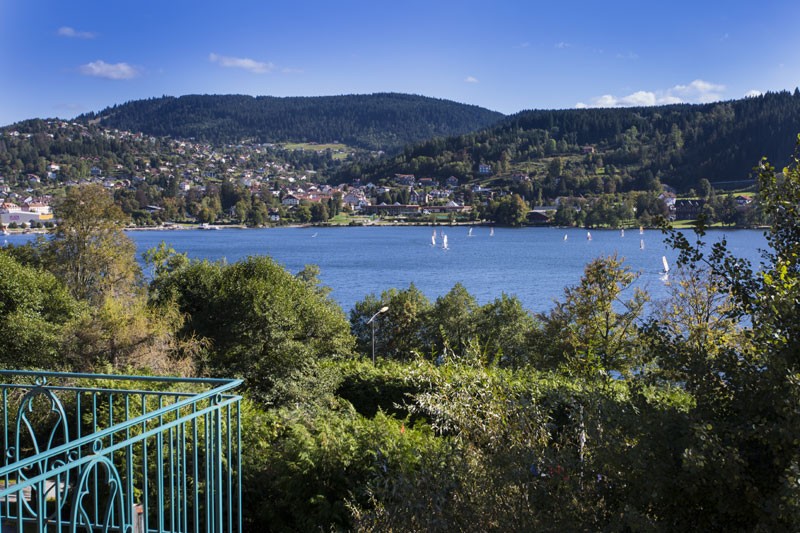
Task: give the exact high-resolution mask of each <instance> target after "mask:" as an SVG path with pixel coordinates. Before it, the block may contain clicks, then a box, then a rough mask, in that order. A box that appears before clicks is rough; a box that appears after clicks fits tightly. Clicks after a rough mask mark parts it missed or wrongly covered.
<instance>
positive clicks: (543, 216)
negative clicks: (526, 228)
mask: <svg viewBox="0 0 800 533" xmlns="http://www.w3.org/2000/svg"><path fill="white" fill-rule="evenodd" d="M527 219H528V223H529V224H549V223H550V217H549V216H548V214H547V212H546V211H540V210H538V209H534V210H532V211H529V212H528V215H527Z"/></svg>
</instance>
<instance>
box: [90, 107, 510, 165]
mask: <svg viewBox="0 0 800 533" xmlns="http://www.w3.org/2000/svg"><path fill="white" fill-rule="evenodd" d="M503 118H505V115H503V114H502V113H499V112H496V111H491V110H488V109H484V108H481V107H479V106H475V105H470V104H462V103H458V102H454V101H452V100H445V99H439V98H431V97H427V96H420V95H411V94H403V93H373V94H369V95H338V96H292V97H277V96H248V95H202V94H199V95H198V94H195V95H183V96H178V97H175V96H162V97H158V98H149V99H145V100H132V101H129V102H125V103H123V104H119V105H114V106H111V107H108V108H106V109H103V110H101V111H98V112H92V113H86V114H83V115H80V116H79V117H77V118H76V121H79V122H84V123H96V124H98V125H101V126H104V127H108V128H114V129H121V130H128V131H137V132H141V133H145V134H148V135H154V136H169V137H173V138H184V139H190V138H193V139H196V140H200V141H205V142H210V143H214V144H228V143H238V142H242V141H245V140H247V141H254V142H260V143H276V142H317V143H326V142H336V141H338V142H342V143H345V144H348V145H352V146H356V147H360V148H365V149H370V150H384V151H389V152H392V151H397V150H399V149H401V148H402V147H403V146H405V145H406V144H410V143H413V142H420V141H423V140H427V139H430V138H435V137H446V136H452V135H460V134H464V133H469V132H471V131H477V130H480V129H483V128H485V127H487V126H490V125H491V124H493V123H496V122H498V121H499V120H502V119H503Z"/></svg>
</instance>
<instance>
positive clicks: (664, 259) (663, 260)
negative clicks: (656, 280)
mask: <svg viewBox="0 0 800 533" xmlns="http://www.w3.org/2000/svg"><path fill="white" fill-rule="evenodd" d="M661 264H662V265H664V274H669V263H667V256H665V255H662V256H661Z"/></svg>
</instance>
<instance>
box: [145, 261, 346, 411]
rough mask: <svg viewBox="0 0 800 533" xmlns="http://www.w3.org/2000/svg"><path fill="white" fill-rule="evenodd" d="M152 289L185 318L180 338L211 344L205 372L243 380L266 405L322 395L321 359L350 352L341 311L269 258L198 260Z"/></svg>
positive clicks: (156, 298)
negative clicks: (315, 392) (224, 261)
mask: <svg viewBox="0 0 800 533" xmlns="http://www.w3.org/2000/svg"><path fill="white" fill-rule="evenodd" d="M151 290H152V291H153V298H154V302H156V303H159V304H164V303H166V302H169V301H175V302H176V303H177V304H178V306H179V308H180V310H181V312H183V313H185V314H186V315H187V320H186V323H185V325H184V327H183V328H182V331H181V335H182V336H184V337H195V336H196V337H199V338H201V339H203V340H204V341H205V342H207V343H208V345H209V348H208V352H207V359H206V360H205V361H203V364H204V365H205V366H206V368H207V370H208V371H210V372H212V373H214V374H224V375H226V376H230V375H236V376H241V377H243V378H244V379H245V382H246V384H247V386H248V388H249V389H250V390H251V391H252V392H253V393H254V394H256V395H257V396H259V397H260V398H262V399H263V400H265V401H268V402H276V403H282V402H285V401H288V400H289V399H297V395H303V394H307V391H306V392H304V391H303V388H304V387H311V388H312V389H313V388H314V387H315V386H319V387H322V388H323V389H324V388H325V387H324V383H323V382H324V379H323V378H321V376H320V375H318V374H316V370H315V368H316V363H317V362H318V360H319V359H320V358H323V357H341V356H348V355H350V353H351V350H352V345H353V339H352V337H351V336H350V334H349V331H348V327H347V322H346V319H345V316H344V313H343V312H342V310H341V309H340V308H339V307H338V306H336V304H335V303H333V302H332V301H331V300H329V299H328V298H327V297H326V296H325V295H324V291H319V290H316V287H315V286H313V285H312V283H310V282H309V279H308V277H307V276H305V277H304V278H298V277H295V276H292V275H291V274H290V273H288V272H287V271H286V270H285V269H284V268H283V267H281V266H280V265H278V264H277V263H275V262H274V261H273V260H272V259H270V258H268V257H250V258H248V259H245V260H243V261H241V262H238V263H235V264H233V265H225V264H222V263H209V262H194V263H191V264H189V265H187V266H185V267H183V268H179V269H177V270H173V271H169V272H164V273H163V275H162V276H159V277H157V278H156V279H155V280H154V282H153V285H152V288H151ZM315 381H316V383H315Z"/></svg>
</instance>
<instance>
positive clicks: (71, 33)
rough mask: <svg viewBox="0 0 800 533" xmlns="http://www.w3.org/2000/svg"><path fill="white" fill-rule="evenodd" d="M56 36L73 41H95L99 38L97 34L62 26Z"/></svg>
mask: <svg viewBox="0 0 800 533" xmlns="http://www.w3.org/2000/svg"><path fill="white" fill-rule="evenodd" d="M56 34H57V35H59V36H60V37H70V38H72V39H94V38H95V37H97V35H96V34H94V33H92V32H90V31H78V30H76V29H75V28H70V27H69V26H61V27H60V28H58V31H57V32H56Z"/></svg>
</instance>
